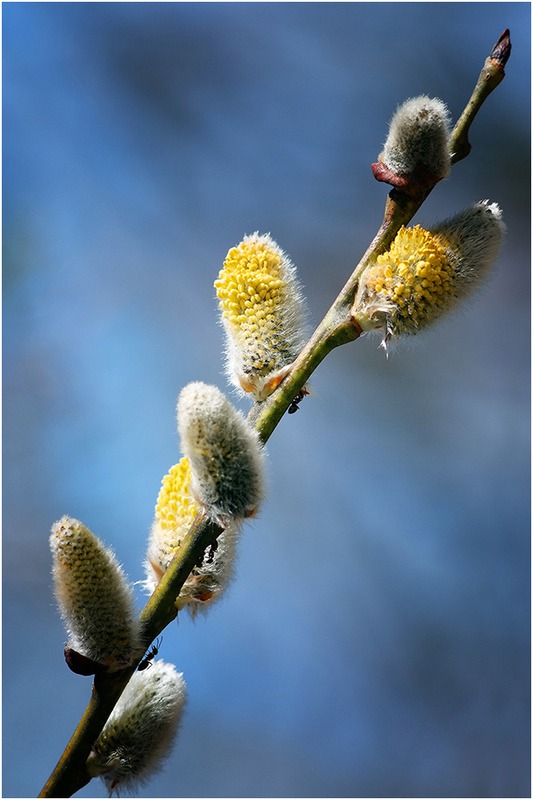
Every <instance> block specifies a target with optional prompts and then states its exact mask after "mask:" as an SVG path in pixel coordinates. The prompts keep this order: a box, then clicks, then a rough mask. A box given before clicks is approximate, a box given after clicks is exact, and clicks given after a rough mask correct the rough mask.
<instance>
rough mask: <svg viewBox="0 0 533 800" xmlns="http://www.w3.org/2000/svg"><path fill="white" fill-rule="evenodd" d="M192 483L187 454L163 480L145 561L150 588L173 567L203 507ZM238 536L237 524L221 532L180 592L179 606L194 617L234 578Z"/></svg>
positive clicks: (177, 602)
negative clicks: (185, 538) (193, 489)
mask: <svg viewBox="0 0 533 800" xmlns="http://www.w3.org/2000/svg"><path fill="white" fill-rule="evenodd" d="M190 483H191V465H190V461H189V459H188V458H186V457H184V458H182V459H181V460H180V461H179V463H178V464H175V465H174V466H173V467H171V468H170V470H169V471H168V473H167V474H166V475H165V477H164V478H163V480H162V483H161V489H160V491H159V495H158V498H157V503H156V507H155V518H154V523H153V525H152V529H151V532H150V538H149V543H148V554H147V559H146V563H145V567H146V575H147V580H146V585H147V588H148V589H149V590H150V591H153V589H155V587H156V586H157V584H158V583H159V581H160V580H161V578H162V577H163V575H164V574H165V572H166V571H167V569H168V568H169V566H170V563H171V561H172V559H173V557H174V556H175V554H176V553H177V552H178V550H179V548H180V547H181V543H182V541H183V539H184V537H185V536H186V534H187V533H188V531H189V529H190V527H191V525H192V523H193V521H194V519H195V517H196V515H197V514H198V512H199V510H200V506H199V505H198V504H197V503H196V501H195V500H194V498H193V497H192V495H191V493H190ZM236 537H237V527H236V526H233V527H231V526H230V527H229V528H228V529H227V530H225V531H224V533H222V534H221V535H220V537H219V540H218V543H217V545H216V546H215V547H213V548H207V551H206V553H204V556H203V558H202V559H201V561H200V562H199V563H197V564H196V565H195V567H194V568H193V570H192V572H191V574H190V575H189V577H188V578H187V580H186V581H185V584H184V585H183V587H182V589H181V591H180V594H179V597H178V598H177V600H176V606H177V607H178V608H179V609H181V608H184V607H185V606H187V607H188V609H189V611H190V612H191V614H192V615H193V616H194V615H195V614H196V612H197V611H198V609H199V608H201V607H205V606H206V604H207V603H209V602H210V601H213V600H215V599H216V598H217V597H218V596H219V595H220V594H221V592H222V591H223V590H224V589H225V587H226V585H227V584H228V582H229V580H230V578H231V567H232V562H233V559H234V555H235V544H236Z"/></svg>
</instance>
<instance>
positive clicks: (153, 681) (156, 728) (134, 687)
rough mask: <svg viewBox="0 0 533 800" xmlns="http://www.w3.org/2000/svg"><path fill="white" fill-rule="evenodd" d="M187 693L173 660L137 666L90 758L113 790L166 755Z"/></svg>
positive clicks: (128, 785)
mask: <svg viewBox="0 0 533 800" xmlns="http://www.w3.org/2000/svg"><path fill="white" fill-rule="evenodd" d="M186 697H187V689H186V686H185V681H184V680H183V675H182V674H181V673H178V672H176V670H175V668H174V666H173V665H172V664H166V663H165V662H164V661H154V662H153V664H152V667H151V669H147V670H144V671H142V672H134V674H133V675H132V677H131V679H130V681H129V683H128V685H127V686H126V688H125V689H124V692H123V693H122V695H121V697H120V698H119V700H118V703H117V704H116V706H115V708H114V710H113V711H112V713H111V716H110V717H109V719H108V721H107V722H106V724H105V726H104V729H103V731H102V733H101V734H100V736H99V737H98V739H97V740H96V743H95V744H94V746H93V749H92V751H91V753H90V755H89V758H88V759H87V769H88V771H89V774H90V775H91V776H92V777H98V776H99V777H101V778H102V779H103V780H104V782H105V784H106V787H107V790H108V792H109V795H111V793H112V792H113V790H114V789H116V788H117V787H118V788H119V789H123V788H125V789H127V790H130V791H131V789H132V788H133V785H134V784H135V783H136V782H137V781H140V782H143V781H145V780H146V779H147V778H149V777H150V775H151V774H153V773H154V772H155V771H156V770H157V769H158V768H159V767H160V766H161V764H162V762H163V760H164V759H165V758H166V757H167V756H168V753H169V750H170V747H171V745H172V742H173V740H174V737H175V735H176V733H177V731H178V727H179V723H180V720H181V717H182V714H183V708H184V706H185V701H186Z"/></svg>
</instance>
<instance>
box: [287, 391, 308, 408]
mask: <svg viewBox="0 0 533 800" xmlns="http://www.w3.org/2000/svg"><path fill="white" fill-rule="evenodd" d="M306 394H309V392H308V391H307V389H305V388H303V389H300V391H299V392H298V394H297V395H296V397H294V398H293V399H292V400H291V404H290V406H289V408H288V410H287V412H288V413H289V414H296V412H297V411H298V407H299V404H300V403H301V402H302V400H303V399H304V397H305V395H306Z"/></svg>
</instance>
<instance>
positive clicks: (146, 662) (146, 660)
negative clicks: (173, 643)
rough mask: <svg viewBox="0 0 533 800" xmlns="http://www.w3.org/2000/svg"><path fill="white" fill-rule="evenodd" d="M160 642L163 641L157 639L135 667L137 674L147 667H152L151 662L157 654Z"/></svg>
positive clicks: (159, 638)
mask: <svg viewBox="0 0 533 800" xmlns="http://www.w3.org/2000/svg"><path fill="white" fill-rule="evenodd" d="M162 641H163V640H162V639H161V637H158V638H157V639H156V640H155V643H154V644H153V645H152V646H151V647H150V649H149V650H148V652H147V653H146V655H145V657H144V658H143V660H142V661H141V662H140V663H139V666H138V667H137V670H138V671H139V672H142V671H143V670H145V669H148V667H151V666H152V664H151V662H152V661H153V660H154V658H155V657H156V655H157V654H158V653H159V648H160V647H161V642H162Z"/></svg>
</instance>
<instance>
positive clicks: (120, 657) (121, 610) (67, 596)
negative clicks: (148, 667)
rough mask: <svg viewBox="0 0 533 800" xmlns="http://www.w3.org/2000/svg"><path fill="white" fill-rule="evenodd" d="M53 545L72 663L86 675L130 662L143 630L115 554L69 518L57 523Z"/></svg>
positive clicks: (68, 656)
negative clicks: (140, 629) (139, 633)
mask: <svg viewBox="0 0 533 800" xmlns="http://www.w3.org/2000/svg"><path fill="white" fill-rule="evenodd" d="M50 548H51V550H52V555H53V576H54V588H55V594H56V598H57V602H58V605H59V609H60V612H61V616H62V617H63V620H64V623H65V626H66V629H67V635H68V642H67V645H66V647H65V658H66V661H67V664H68V665H69V667H70V668H71V669H72V670H73V671H74V672H77V673H79V674H81V675H93V674H95V673H96V672H100V671H102V667H105V668H107V669H109V670H115V669H122V668H124V667H126V666H128V665H129V664H130V663H131V662H132V661H133V659H134V658H135V656H136V655H138V649H139V639H138V628H137V622H136V615H135V608H134V605H133V595H132V591H131V588H130V586H129V585H128V583H127V581H126V578H125V576H124V573H123V571H122V568H121V567H120V565H119V564H118V562H117V560H116V558H115V556H114V555H113V553H112V552H111V550H109V549H107V548H106V547H104V545H103V544H102V542H101V541H100V540H99V539H97V538H96V536H94V535H93V534H92V533H91V532H90V531H89V530H88V529H87V528H86V527H85V525H83V524H82V523H81V522H78V520H76V519H73V518H72V517H68V516H64V517H62V518H61V519H60V520H59V522H56V523H54V525H53V526H52V534H51V536H50ZM91 662H95V663H94V668H93V667H92V666H91Z"/></svg>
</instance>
